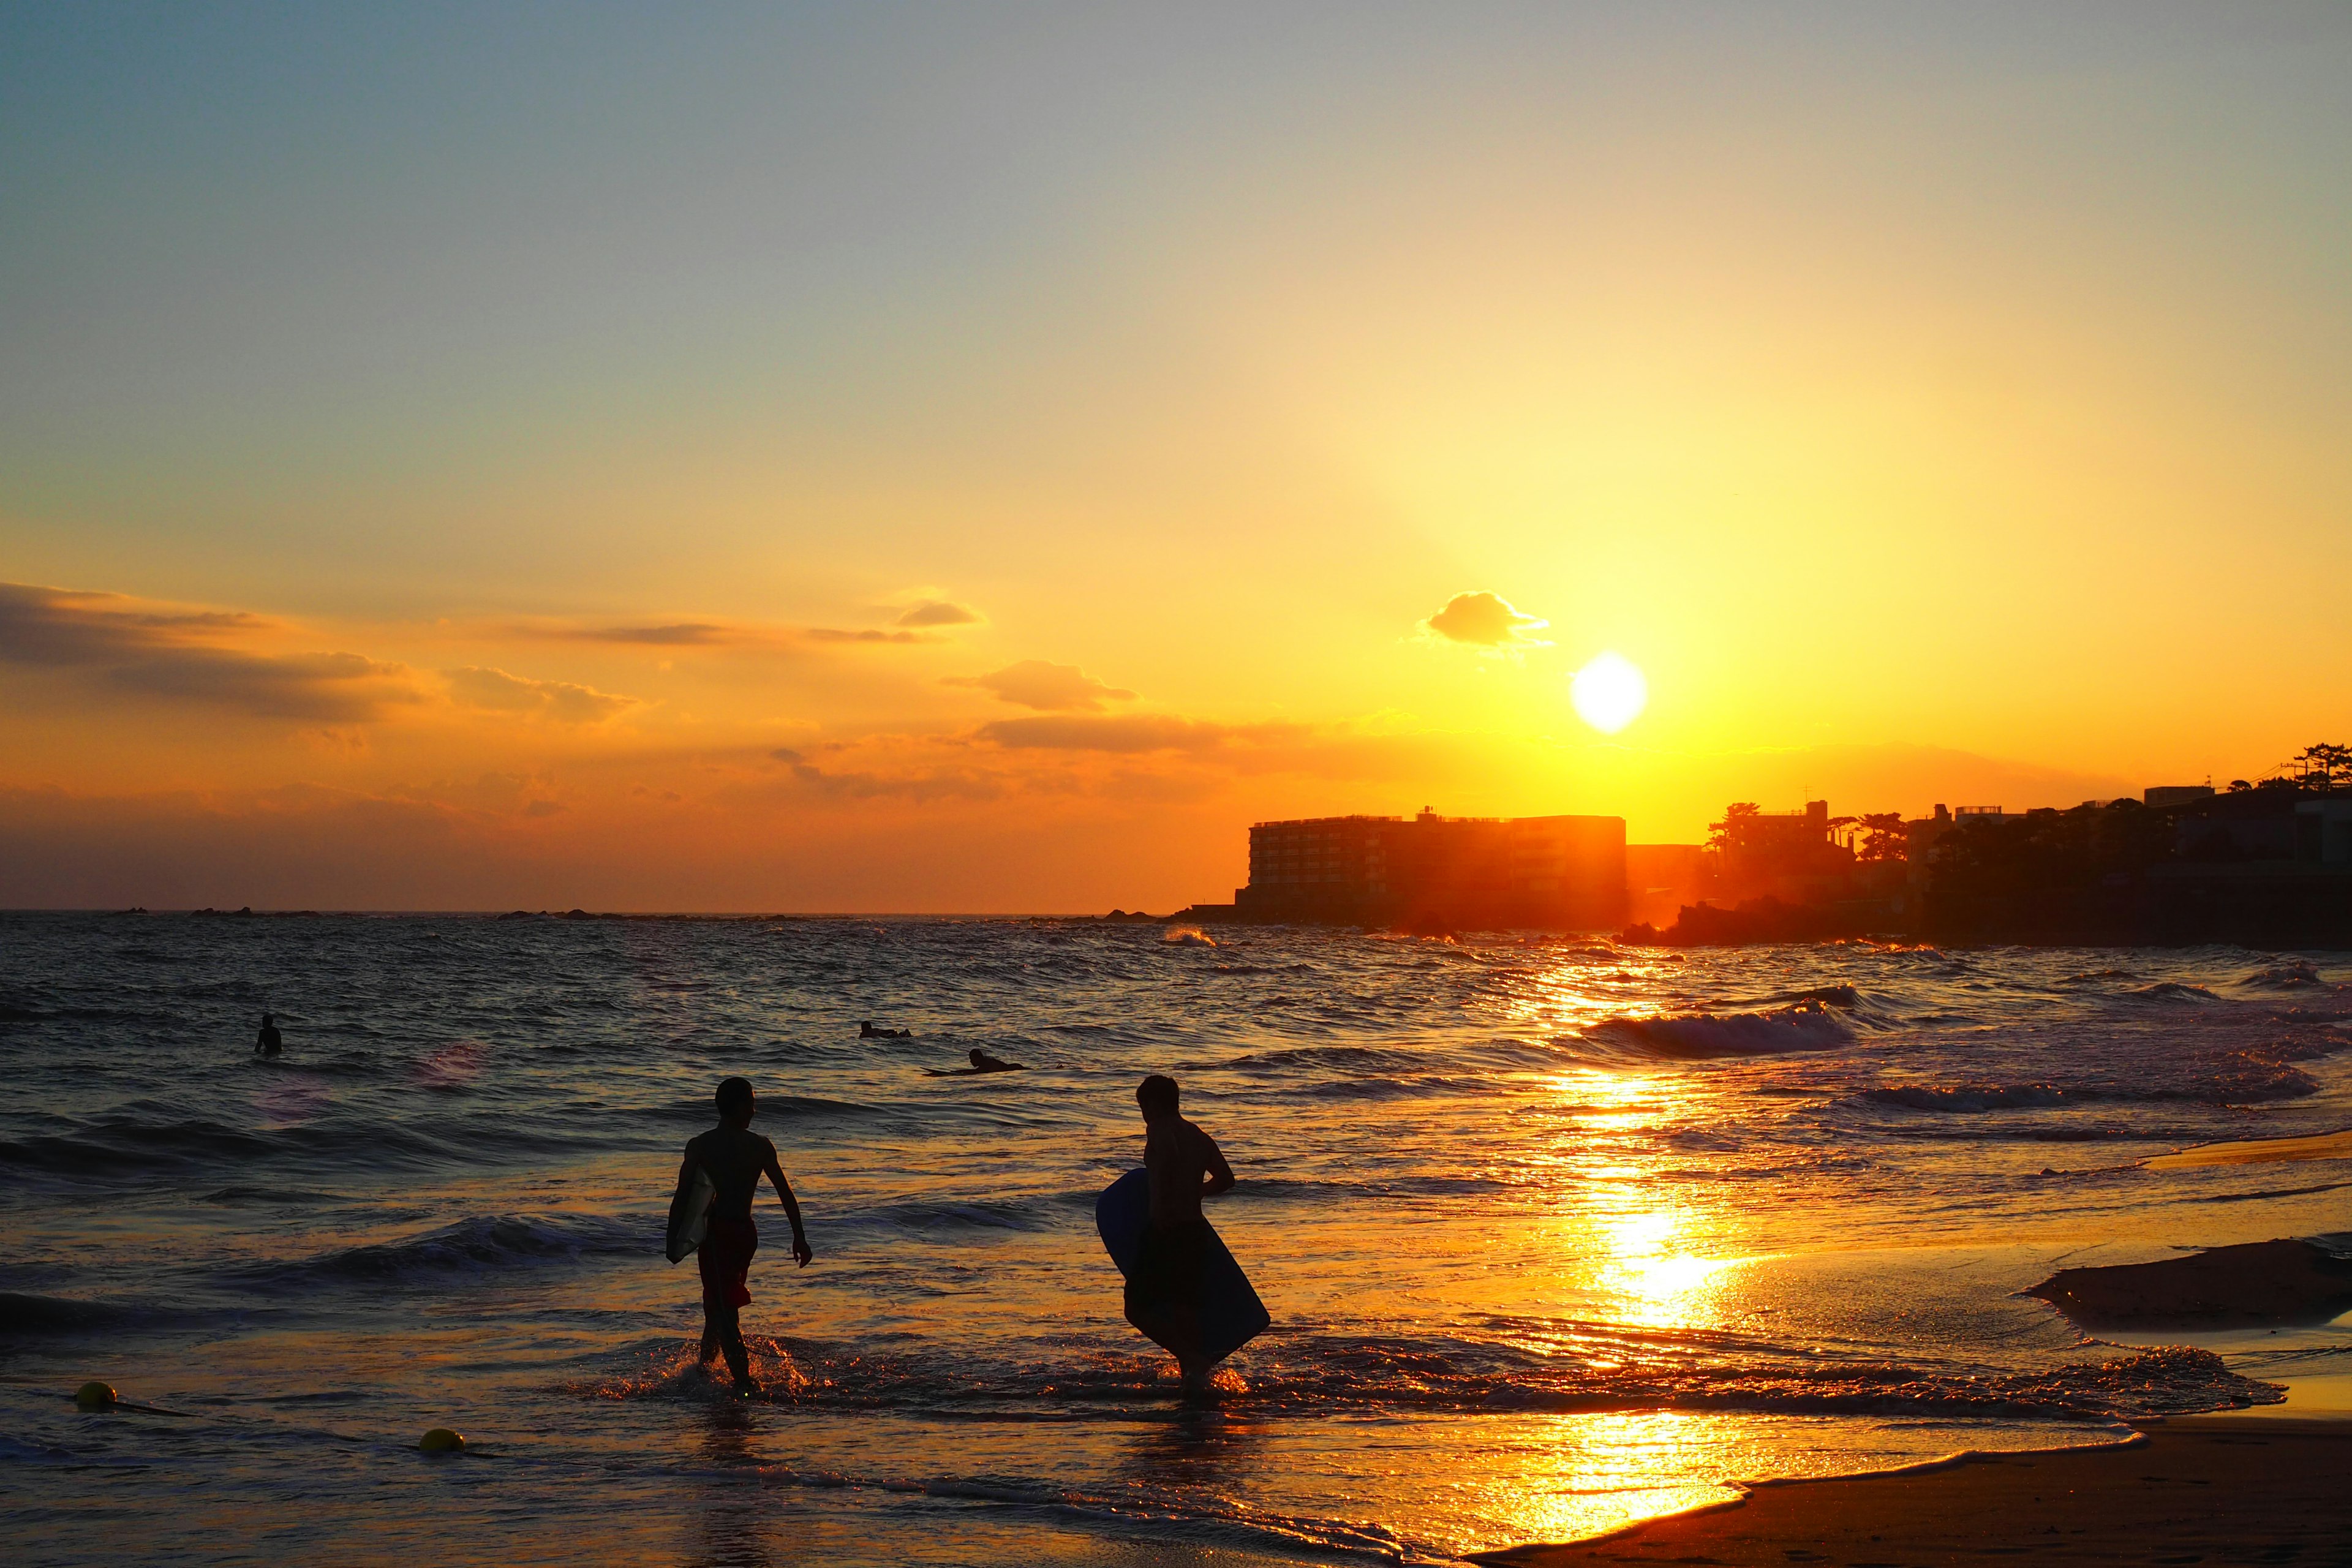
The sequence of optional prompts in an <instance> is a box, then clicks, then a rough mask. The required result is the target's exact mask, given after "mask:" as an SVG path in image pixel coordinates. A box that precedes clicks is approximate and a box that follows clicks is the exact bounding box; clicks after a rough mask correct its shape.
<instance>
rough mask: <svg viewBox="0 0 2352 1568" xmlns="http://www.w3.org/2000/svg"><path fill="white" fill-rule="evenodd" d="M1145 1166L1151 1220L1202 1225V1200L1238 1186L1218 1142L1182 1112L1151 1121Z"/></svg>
mask: <svg viewBox="0 0 2352 1568" xmlns="http://www.w3.org/2000/svg"><path fill="white" fill-rule="evenodd" d="M1143 1168H1144V1171H1145V1172H1146V1173H1148V1175H1149V1178H1150V1184H1151V1223H1152V1224H1153V1225H1156V1226H1174V1225H1186V1224H1197V1223H1199V1222H1200V1219H1201V1199H1202V1197H1203V1196H1205V1195H1208V1194H1212V1193H1221V1192H1223V1191H1224V1190H1225V1189H1227V1188H1228V1187H1231V1186H1232V1185H1233V1184H1234V1173H1233V1167H1232V1166H1230V1165H1228V1164H1226V1163H1225V1156H1224V1154H1223V1151H1221V1150H1219V1149H1218V1147H1217V1141H1216V1140H1215V1139H1213V1138H1212V1137H1210V1136H1209V1135H1208V1134H1207V1133H1205V1132H1203V1131H1201V1130H1200V1129H1199V1128H1198V1127H1196V1126H1194V1125H1193V1124H1192V1122H1190V1121H1185V1120H1184V1118H1182V1117H1181V1116H1162V1117H1159V1118H1156V1119H1154V1120H1153V1121H1150V1122H1147V1123H1146V1124H1145V1131H1144V1135H1143Z"/></svg>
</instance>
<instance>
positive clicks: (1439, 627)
mask: <svg viewBox="0 0 2352 1568" xmlns="http://www.w3.org/2000/svg"><path fill="white" fill-rule="evenodd" d="M1422 625H1423V626H1426V627H1428V628H1429V629H1430V630H1431V631H1433V632H1435V633H1436V634H1437V635H1438V636H1439V637H1444V638H1445V640H1446V641H1448V642H1458V643H1468V644H1470V645H1471V646H1472V647H1488V648H1505V647H1549V646H1550V645H1549V644H1548V643H1546V642H1544V641H1543V639H1541V638H1540V637H1529V636H1528V633H1529V632H1533V631H1540V630H1541V629H1543V628H1544V627H1545V626H1549V625H1551V623H1550V622H1549V621H1547V620H1545V619H1544V618H1543V617H1542V616H1530V615H1526V614H1523V613H1522V612H1521V611H1520V610H1518V609H1517V607H1516V606H1514V605H1512V603H1511V602H1510V601H1509V600H1508V599H1506V598H1504V597H1503V596H1502V595H1500V594H1489V593H1487V592H1486V591H1485V590H1484V589H1480V590H1478V591H1477V592H1475V593H1468V594H1456V595H1454V597H1452V598H1450V599H1448V600H1446V601H1445V607H1444V609H1442V610H1440V611H1438V612H1437V614H1435V615H1433V616H1430V617H1429V619H1427V620H1425V621H1423V622H1422Z"/></svg>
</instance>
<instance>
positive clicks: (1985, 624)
mask: <svg viewBox="0 0 2352 1568" xmlns="http://www.w3.org/2000/svg"><path fill="white" fill-rule="evenodd" d="M152 20H153V21H154V24H155V25H154V26H152V27H151V28H147V29H143V30H132V31H129V32H125V31H118V30H104V31H101V30H100V29H99V28H98V26H97V25H96V24H95V23H85V22H82V21H79V20H77V19H76V18H74V17H72V16H64V15H61V16H51V17H39V16H25V15H22V14H19V15H18V16H16V17H14V18H13V19H12V20H10V21H8V22H6V23H5V24H0V28H5V32H6V34H7V36H6V37H0V157H5V164H0V173H5V174H6V175H7V176H8V179H9V184H10V188H11V189H12V191H13V192H16V193H19V195H18V196H17V197H16V198H12V207H13V208H14V209H15V212H16V216H15V217H14V218H13V219H12V221H11V223H10V224H8V225H7V226H5V228H0V583H5V584H10V585H9V586H6V587H5V588H0V738H5V745H0V904H10V905H85V906H110V905H125V904H130V903H143V904H146V905H149V906H151V907H156V908H163V907H175V906H186V905H192V904H216V905H228V906H235V905H238V904H247V903H250V904H254V905H256V906H257V907H267V906H273V905H276V906H295V907H337V908H508V907H528V908H532V909H537V908H541V907H568V906H571V905H574V904H578V905H584V906H589V907H601V908H623V909H694V910H729V909H761V910H900V911H917V910H970V911H982V910H1041V911H1042V910H1100V909H1105V908H1108V907H1110V906H1112V905H1114V904H1116V905H1120V906H1123V907H1128V908H1135V907H1139V906H1141V907H1148V908H1151V909H1154V910H1164V909H1167V908H1171V907H1173V906H1175V905H1178V904H1181V903H1184V902H1188V901H1191V900H1195V899H1209V898H1222V897H1225V896H1229V894H1230V891H1231V889H1232V887H1233V885H1234V883H1235V882H1236V881H1237V880H1239V879H1241V877H1242V876H1243V875H1244V850H1245V829H1246V827H1247V826H1248V824H1249V823H1250V822H1251V821H1253V820H1258V819H1263V818H1265V817H1269V816H1293V815H1320V814H1327V813H1338V812H1346V811H1379V812H1388V813H1403V812H1410V811H1412V810H1413V809H1416V808H1417V807H1419V806H1421V805H1434V806H1435V807H1436V808H1437V809H1438V810H1440V811H1443V812H1447V813H1449V814H1451V813H1463V814H1518V813H1539V812H1555V811H1571V812H1575V811H1583V812H1608V813H1612V814H1618V815H1622V816H1625V817H1626V818H1627V819H1628V822H1629V826H1630V828H1631V832H1632V835H1633V837H1634V838H1635V839H1636V840H1637V841H1643V840H1691V839H1696V838H1697V837H1700V836H1702V835H1703V834H1704V831H1705V824H1706V821H1707V820H1708V819H1709V817H1710V816H1712V815H1714V814H1716V813H1717V811H1718V810H1719V808H1720V806H1721V805H1722V804H1723V803H1724V802H1725V801H1727V800H1729V799H1734V798H1741V799H1755V800H1759V801H1760V802H1762V803H1763V804H1764V805H1766V806H1767V807H1768V808H1783V807H1790V806H1793V805H1796V804H1798V803H1799V802H1800V801H1801V800H1802V799H1804V798H1806V797H1807V796H1808V795H1813V796H1818V795H1828V796H1829V797H1830V798H1831V799H1832V802H1833V804H1834V805H1836V806H1837V807H1838V809H1840V810H1863V809H1873V810H1875V809H1887V808H1896V807H1899V808H1902V809H1906V810H1910V811H1920V810H1924V809H1925V808H1927V806H1928V805H1931V804H1933V803H1934V802H1936V801H1939V800H1941V801H1948V802H1951V803H1954V804H1960V803H1967V804H1987V805H2008V806H2011V807H2012V808H2017V807H2022V806H2028V805H2047V804H2060V805H2065V804H2072V803H2074V801H2077V800H2080V799H2083V798H2085V797H2088V796H2093V795H2113V794H2116V793H2120V792H2123V791H2126V790H2137V789H2138V788H2141V787H2144V786H2145V785H2147V784H2154V783H2162V782H2187V781H2194V780H2199V779H2202V778H2205V777H2207V776H2209V775H2210V776H2213V777H2215V778H2217V779H2221V780H2226V779H2228V778H2230V777H2232V776H2259V774H2260V773H2262V772H2263V771H2265V770H2267V769H2268V768H2270V767H2272V766H2273V765H2275V764H2276V763H2279V762H2281V761H2282V760H2284V758H2285V757H2286V756H2287V755H2288V754H2290V753H2291V752H2294V750H2296V749H2298V748H2299V747H2301V746H2302V745H2304V744H2305V743H2306V742H2310V741H2313V740H2317V739H2323V738H2325V739H2343V738H2346V737H2347V734H2352V701H2347V678H2346V671H2347V668H2352V631H2347V620H2346V617H2345V616H2343V614H2342V611H2341V605H2340V602H2339V601H2340V600H2341V598H2342V596H2343V590H2342V587H2341V584H2343V583H2344V582H2345V581H2346V580H2347V566H2352V526H2347V522H2352V519H2347V500H2352V483H2347V480H2352V457H2347V451H2352V444H2347V443H2346V442H2345V441H2344V440H2343V438H2342V433H2343V431H2344V430H2345V429H2346V428H2347V427H2352V396H2347V377H2346V374H2345V371H2344V366H2345V365H2346V364H2347V363H2352V357H2347V348H2352V342H2347V339H2352V332H2347V325H2352V311H2347V295H2352V287H2347V280H2352V187H2347V184H2346V183H2345V182H2344V181H2343V179H2342V178H2341V152H2342V149H2343V148H2344V147H2345V146H2347V145H2352V108H2347V101H2346V100H2345V99H2344V96H2343V95H2342V94H2341V92H2340V91H2339V90H2337V89H2338V88H2339V87H2340V83H2341V81H2342V80H2343V79H2344V78H2345V74H2346V68H2347V66H2352V19H2347V14H2346V13H2344V12H2343V11H2341V10H2340V9H2336V8H2329V7H2309V8H2304V7H2294V6H2282V7H2274V8H2261V9H2255V10H2249V11H2233V12H2232V13H2231V15H2230V16H2219V15H2216V14H2212V13H2208V12H2204V11H2201V10H2199V9H2196V8H2183V9H2179V10H2175V9H2170V8H2167V7H2162V6H2155V5H2142V6H2130V7H2124V6H2117V7H2112V8H2110V7H2098V6H2085V7H2076V8H2073V9H2071V10H2069V11H2068V12H2067V13H2066V14H2065V15H2063V16H2058V17H2054V18H2053V17H2052V16H2049V15H2047V14H2045V12H2044V11H2042V10H2036V9H2026V8H2019V9H2016V10H1998V9H1996V10H1975V11H1972V12H1971V13H1970V14H1969V16H1965V17H1959V16H1937V15H1936V14H1933V13H1928V12H1919V13H1904V14H1902V15H1894V14H1890V13H1887V12H1884V11H1876V10H1871V11H1854V10H1850V9H1838V8H1827V7H1824V8H1821V9H1818V10H1815V9H1809V8H1804V7H1798V8H1793V9H1791V10H1789V11H1787V12H1785V13H1781V12H1776V13H1775V15H1774V16H1773V17H1771V18H1769V19H1766V18H1760V17H1756V16H1745V15H1743V14H1740V13H1738V12H1727V11H1723V10H1717V9H1701V8H1693V9H1681V8H1673V7H1639V8H1628V9H1625V10H1622V11H1621V10H1614V9H1610V8H1605V7H1601V8H1580V10H1579V11H1578V12H1577V13H1576V14H1575V15H1572V16H1566V15H1560V14H1559V13H1558V12H1557V11H1555V10H1551V9H1541V10H1530V11H1519V10H1515V9H1510V8H1496V9H1494V10H1492V11H1487V12H1482V13H1480V14H1478V15H1477V16H1472V17H1464V16H1458V15H1457V16H1447V15H1444V14H1441V13H1430V12H1416V11H1394V12H1391V11H1381V10H1377V9H1375V10H1371V11H1364V10H1360V9H1355V8H1350V9H1346V10H1331V11H1321V10H1318V9H1316V8H1313V7H1302V8H1298V9H1296V10H1291V11H1286V12H1284V13H1282V14H1281V15H1279V16H1273V17H1268V16H1262V15H1259V14H1257V13H1255V12H1250V11H1245V10H1233V11H1219V10H1205V11H1199V12H1196V13H1192V14H1191V15H1188V16H1184V17H1160V18H1147V17H1133V16H1130V17H1103V16H1092V15H1088V14H1085V13H1064V12H1049V11H1008V12H1005V13H1002V14H998V15H995V16H981V15H978V14H972V15H964V14H952V13H950V14H940V15H932V16H929V17H928V25H927V26H921V27H906V26H891V25H889V24H888V23H887V20H883V19H877V16H862V17H861V16H851V17H844V16H831V15H826V14H820V13H810V14H808V15H800V14H796V13H772V14H771V13H754V14H746V15H742V16H732V15H727V14H711V15H709V16H704V17H702V18H699V19H698V20H697V21H695V22H694V23H692V24H691V25H685V24H676V23H665V22H662V21H661V20H660V19H657V18H651V17H615V16H600V17H599V18H597V19H596V20H595V21H593V23H591V24H588V25H584V26H567V27H566V28H564V29H563V30H562V32H561V33H560V34H558V33H554V32H551V31H549V30H548V29H547V26H541V24H536V23H533V22H530V21H529V20H526V19H523V17H522V14H520V13H501V14H499V17H498V19H497V20H496V21H495V23H494V24H492V25H488V26H483V27H480V28H478V29H476V30H474V31H473V32H471V33H469V34H467V36H466V37H462V38H461V37H457V36H455V35H453V34H450V33H448V32H446V31H445V30H442V29H443V28H444V27H445V24H443V23H440V22H437V21H436V20H434V19H431V18H413V17H373V18H352V17H349V16H344V17H339V18H325V17H321V18H314V19H312V20H311V21H310V22H308V23H306V24H305V25H303V26H300V27H290V28H288V27H272V28H263V27H260V26H252V27H247V26H244V25H242V24H238V23H236V22H233V21H232V22H220V23H217V24H215V25H207V26H196V25H194V24H191V23H188V22H185V21H184V20H181V19H175V18H174V16H173V14H172V13H169V12H164V13H159V14H157V16H155V17H154V18H153V19H152ZM1466 594H1484V595H1493V597H1492V598H1491V599H1484V600H1473V601H1470V602H1469V605H1470V607H1471V608H1472V609H1482V608H1483V610H1484V611H1485V614H1484V615H1483V617H1482V616H1480V615H1475V614H1467V613H1444V612H1445V610H1446V606H1448V605H1449V604H1457V603H1458V602H1459V596H1460V595H1466ZM1433 617H1434V620H1433ZM1604 650H1613V651H1615V652H1617V653H1618V654H1621V655H1622V656H1623V657H1624V658H1627V659H1630V660H1631V661H1632V662H1633V664H1634V665H1636V666H1638V667H1639V668H1641V670H1642V671H1643V674H1644V676H1645V677H1646V679H1647V682H1648V688H1649V704H1648V706H1647V708H1646V709H1645V710H1643V713H1642V714H1641V716H1640V717H1639V718H1638V719H1636V720H1635V721H1633V723H1632V724H1630V725H1629V726H1628V727H1626V728H1625V729H1624V730H1622V731H1620V732H1618V733H1617V734H1615V735H1613V736H1604V735H1601V734H1600V733H1598V732H1596V731H1594V730H1592V729H1591V728H1590V727H1589V726H1588V725H1586V724H1585V723H1584V722H1583V721H1581V720H1580V718H1579V717H1578V715H1577V713H1576V712H1575V710H1573V709H1572V708H1571V707H1570V701H1569V679H1570V676H1571V675H1572V674H1573V673H1574V672H1575V671H1576V670H1577V669H1578V668H1580V667H1582V666H1584V665H1585V664H1587V663H1588V662H1589V661H1590V660H1591V659H1592V658H1594V657H1595V656H1596V655H1598V654H1600V653H1601V652H1603V651H1604Z"/></svg>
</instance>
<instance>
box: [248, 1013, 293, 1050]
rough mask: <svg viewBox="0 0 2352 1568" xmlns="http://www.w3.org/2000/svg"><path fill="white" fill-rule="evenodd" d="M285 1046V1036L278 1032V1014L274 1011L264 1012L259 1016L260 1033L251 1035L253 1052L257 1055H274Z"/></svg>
mask: <svg viewBox="0 0 2352 1568" xmlns="http://www.w3.org/2000/svg"><path fill="white" fill-rule="evenodd" d="M285 1048H286V1037H285V1036H283V1035H281V1034H279V1033H278V1016H277V1015H276V1014H274V1013H264V1014H263V1015H262V1016H261V1033H259V1034H258V1035H256V1036H255V1037H253V1054H254V1055H255V1056H257V1057H274V1056H276V1055H277V1054H278V1052H280V1051H282V1050H284V1049H285Z"/></svg>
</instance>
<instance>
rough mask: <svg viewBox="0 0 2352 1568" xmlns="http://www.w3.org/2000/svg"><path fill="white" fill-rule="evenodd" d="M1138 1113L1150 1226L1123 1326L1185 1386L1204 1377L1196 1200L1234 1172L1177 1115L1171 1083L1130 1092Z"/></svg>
mask: <svg viewBox="0 0 2352 1568" xmlns="http://www.w3.org/2000/svg"><path fill="white" fill-rule="evenodd" d="M1135 1103H1136V1104H1137V1105H1138V1106H1139V1107H1140V1108H1141V1109H1142V1111H1143V1126H1144V1134H1143V1169H1144V1172H1145V1174H1146V1176H1147V1178H1148V1179H1149V1181H1150V1186H1151V1219H1150V1223H1149V1224H1148V1225H1146V1226H1144V1228H1143V1244H1142V1247H1140V1249H1139V1251H1138V1254H1137V1257H1136V1266H1135V1272H1134V1273H1133V1274H1132V1275H1131V1276H1129V1279H1128V1281H1127V1321H1129V1322H1130V1323H1132V1324H1134V1325H1135V1326H1136V1328H1137V1329H1138V1330H1139V1331H1142V1332H1143V1333H1144V1334H1145V1335H1146V1336H1148V1337H1150V1338H1151V1339H1154V1340H1157V1341H1158V1342H1160V1343H1161V1344H1163V1345H1166V1346H1167V1347H1168V1348H1169V1350H1170V1351H1171V1352H1173V1353H1174V1355H1175V1357H1176V1365H1177V1368H1178V1370H1180V1371H1181V1372H1182V1373H1183V1374H1184V1381H1185V1382H1186V1383H1187V1384H1193V1385H1196V1386H1197V1385H1198V1384H1202V1383H1203V1382H1205V1381H1206V1380H1207V1378H1208V1375H1209V1365H1210V1363H1209V1362H1208V1360H1207V1359H1206V1357H1205V1356H1203V1354H1202V1349H1201V1287H1202V1274H1203V1271H1204V1270H1205V1269H1206V1268H1207V1265H1208V1258H1209V1237H1210V1231H1209V1222H1208V1221H1207V1220H1206V1219H1204V1218H1202V1215H1201V1200H1202V1198H1213V1197H1215V1196H1216V1195H1217V1194H1220V1193H1223V1192H1230V1191H1231V1190H1232V1189H1233V1184H1234V1171H1233V1167H1232V1166H1230V1165H1228V1164H1226V1163H1225V1156H1224V1153H1223V1151H1221V1150H1219V1149H1218V1147H1217V1141H1216V1140H1215V1139H1213V1138H1212V1137H1210V1136H1209V1135H1208V1134H1207V1133H1205V1132H1203V1131H1201V1130H1200V1128H1198V1127H1196V1126H1194V1125H1193V1124H1192V1122H1190V1121H1185V1120H1184V1118H1183V1117H1181V1116H1180V1115H1178V1114H1177V1112H1176V1080H1175V1079H1172V1078H1167V1077H1163V1076H1162V1075H1160V1074H1159V1073H1153V1074H1152V1075H1151V1076H1150V1078H1147V1079H1144V1080H1143V1081H1142V1082H1141V1083H1140V1084H1138V1085H1137V1086H1136V1089H1135Z"/></svg>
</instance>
